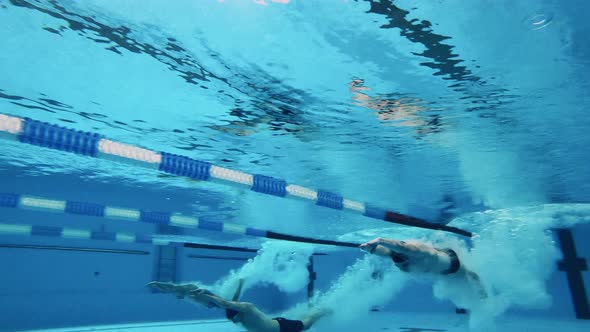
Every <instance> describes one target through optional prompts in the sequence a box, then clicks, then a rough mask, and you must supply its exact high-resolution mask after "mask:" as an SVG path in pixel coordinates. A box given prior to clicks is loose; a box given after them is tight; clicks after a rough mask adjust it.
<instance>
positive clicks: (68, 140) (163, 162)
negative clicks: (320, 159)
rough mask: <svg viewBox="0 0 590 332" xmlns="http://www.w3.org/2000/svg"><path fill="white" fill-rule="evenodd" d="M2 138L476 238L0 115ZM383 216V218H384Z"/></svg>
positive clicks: (318, 193)
mask: <svg viewBox="0 0 590 332" xmlns="http://www.w3.org/2000/svg"><path fill="white" fill-rule="evenodd" d="M0 133H2V134H3V135H0V136H2V137H8V138H13V139H16V140H18V141H20V142H22V143H28V144H33V145H37V146H42V147H46V148H51V149H55V150H61V151H66V152H72V153H76V154H79V155H84V156H90V157H95V158H103V159H111V160H116V161H120V162H125V163H132V164H134V165H142V166H144V167H149V168H155V169H159V170H160V171H162V172H166V173H169V174H173V175H177V176H185V177H189V178H192V179H198V180H216V181H221V182H224V183H231V184H234V185H240V186H248V187H250V189H251V190H252V191H256V192H260V193H263V194H267V195H273V196H277V197H292V198H300V199H304V200H308V201H312V202H315V204H316V205H318V206H324V207H328V208H332V209H337V210H348V211H354V212H356V213H359V214H362V215H364V216H366V217H369V218H373V219H379V220H383V221H387V222H391V223H395V224H400V225H406V226H411V227H418V228H424V229H432V230H440V231H444V232H450V233H455V234H459V235H463V236H467V237H471V236H472V233H471V232H469V231H466V230H463V229H460V228H457V227H452V226H448V225H445V224H438V223H431V222H428V221H426V220H423V219H420V218H415V217H412V216H408V215H404V214H402V213H398V212H395V211H391V210H385V209H380V208H376V207H374V206H372V205H369V204H365V203H363V202H359V201H355V200H351V199H347V198H344V197H342V196H340V195H338V194H336V193H332V192H329V191H324V190H313V189H309V188H306V187H302V186H299V185H296V184H289V183H287V181H285V180H283V179H277V178H273V177H269V176H264V175H252V174H248V173H245V172H241V171H237V170H232V169H228V168H224V167H220V166H216V165H213V164H211V163H208V162H206V161H200V160H195V159H192V158H189V157H185V156H179V155H174V154H170V153H166V152H156V151H152V150H149V149H144V148H140V147H137V146H134V145H130V144H125V143H121V142H115V141H111V140H109V139H106V138H103V137H102V136H101V135H99V134H96V133H90V132H83V131H77V130H74V129H68V128H63V127H60V126H57V125H52V124H49V123H45V122H41V121H36V120H32V119H29V118H19V117H14V116H9V115H4V114H0ZM381 212H383V213H381Z"/></svg>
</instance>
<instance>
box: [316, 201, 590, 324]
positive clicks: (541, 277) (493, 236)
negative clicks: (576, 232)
mask: <svg viewBox="0 0 590 332" xmlns="http://www.w3.org/2000/svg"><path fill="white" fill-rule="evenodd" d="M587 222H590V204H545V205H537V206H529V207H519V208H511V209H502V210H489V211H484V212H477V213H472V214H468V215H464V216H461V217H459V218H456V219H455V220H453V221H452V224H453V226H457V227H462V228H465V229H469V230H472V231H474V234H475V236H474V237H473V238H472V244H471V247H470V248H469V247H468V245H467V243H466V242H464V241H462V240H461V239H459V238H457V237H454V236H451V235H448V234H445V233H442V232H435V233H432V232H428V231H424V230H418V229H410V228H391V227H390V228H383V229H370V230H363V231H358V232H354V233H349V234H346V235H343V236H341V237H340V238H339V239H340V240H343V241H344V240H346V241H355V242H363V241H366V240H369V239H371V238H374V237H378V236H381V237H391V238H396V239H402V240H403V239H419V240H420V241H423V242H425V243H428V244H430V245H432V246H434V247H436V248H451V249H453V250H454V251H455V252H457V254H458V256H459V257H460V259H461V264H462V265H463V266H464V267H466V268H467V269H469V270H471V271H473V272H475V273H477V274H478V276H479V277H480V279H481V282H482V286H483V288H484V289H485V292H486V293H487V297H485V298H482V296H480V293H479V289H478V288H477V287H476V285H474V283H473V282H471V283H466V282H465V279H463V278H457V277H453V276H449V277H447V278H436V279H434V282H433V293H434V296H435V297H436V298H438V299H448V300H450V301H452V302H453V303H454V304H455V305H457V306H458V307H462V308H467V309H469V310H470V313H471V314H470V318H469V325H470V328H471V329H472V330H476V331H484V330H492V331H493V330H494V320H495V318H496V317H498V316H500V315H502V314H503V313H505V312H506V311H507V310H508V309H510V308H525V309H542V308H546V307H548V306H550V305H551V301H552V299H551V295H550V294H549V293H548V291H547V289H546V287H545V281H546V280H547V279H548V278H549V276H550V275H551V273H552V272H553V271H554V269H555V261H556V260H557V259H558V258H559V250H558V249H557V246H556V243H555V241H554V240H553V237H552V234H551V229H552V228H559V227H564V228H565V227H572V226H574V225H576V224H578V223H587ZM374 264H379V262H375V263H374ZM390 265H391V264H390ZM371 266H373V265H371V263H370V262H369V261H368V260H363V261H359V262H357V264H355V265H354V266H353V267H351V268H349V270H348V271H347V273H346V274H345V275H343V276H342V277H341V278H340V279H339V280H338V282H337V283H336V284H335V285H334V286H333V289H332V290H331V292H332V293H329V294H326V299H327V300H326V302H327V303H328V304H330V305H337V304H338V302H339V301H340V303H346V308H345V310H349V309H350V310H352V311H355V310H359V311H357V314H356V315H357V316H358V312H366V309H367V308H366V307H361V306H359V305H358V304H357V303H356V302H357V301H359V300H360V301H367V299H370V301H374V302H373V303H377V302H379V300H381V299H385V300H387V299H390V298H392V297H393V295H395V293H396V292H397V291H398V290H399V289H400V288H401V287H402V286H403V281H404V279H403V278H404V277H407V278H410V277H411V278H415V277H417V276H416V275H412V274H407V275H406V274H404V275H400V273H399V272H398V273H389V272H388V273H386V274H384V275H383V279H384V280H387V282H385V283H383V284H382V285H381V286H379V287H378V288H377V289H376V290H373V289H372V288H371V287H368V286H366V285H364V283H366V282H368V281H369V280H370V277H371V276H370V274H367V268H368V267H371ZM375 266H377V265H375ZM394 272H395V271H394ZM355 278H358V279H355ZM418 278H421V277H418ZM351 280H354V281H353V282H352V283H350V281H351ZM377 282H379V281H377ZM339 283H342V285H339ZM347 283H349V284H348V285H349V286H347ZM357 285H358V286H357ZM381 287H383V288H381ZM388 287H389V288H388ZM339 290H341V291H342V292H343V293H348V294H351V295H350V297H349V298H346V296H344V295H343V294H341V295H338V291H339ZM364 292H368V293H367V294H368V296H365V294H364ZM380 292H381V293H380ZM352 294H354V295H352ZM374 294H376V296H377V298H375V299H373V296H374ZM379 297H381V298H379ZM332 299H333V300H334V302H332ZM351 302H352V303H353V304H352V306H351V307H349V303H351ZM339 308H340V307H339ZM339 310H341V309H339ZM347 315H350V317H355V316H354V315H353V313H352V312H347Z"/></svg>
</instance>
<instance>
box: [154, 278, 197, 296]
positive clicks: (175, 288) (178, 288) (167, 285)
mask: <svg viewBox="0 0 590 332" xmlns="http://www.w3.org/2000/svg"><path fill="white" fill-rule="evenodd" d="M147 286H148V287H153V288H156V289H159V290H161V291H163V292H167V293H176V297H177V298H179V299H183V298H184V297H185V296H187V295H189V294H190V292H192V291H195V290H198V289H199V287H197V286H195V285H192V284H184V285H178V284H175V283H172V282H161V281H152V282H150V283H148V284H147Z"/></svg>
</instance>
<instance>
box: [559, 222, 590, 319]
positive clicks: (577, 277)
mask: <svg viewBox="0 0 590 332" xmlns="http://www.w3.org/2000/svg"><path fill="white" fill-rule="evenodd" d="M556 232H557V237H558V238H559V244H560V246H561V252H562V253H563V260H561V261H558V262H557V267H558V269H559V270H560V271H564V272H565V273H566V276H567V282H568V284H569V287H570V293H571V295H572V301H573V304H574V310H575V311H576V318H578V319H590V305H589V304H588V296H587V295H586V287H585V286H584V277H583V276H582V271H587V270H588V264H587V263H586V260H585V259H584V258H582V257H578V253H577V252H576V244H575V243H574V237H573V236H572V231H571V230H570V229H566V228H562V229H557V230H556Z"/></svg>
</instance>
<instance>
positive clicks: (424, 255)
mask: <svg viewBox="0 0 590 332" xmlns="http://www.w3.org/2000/svg"><path fill="white" fill-rule="evenodd" d="M360 248H361V249H362V250H364V251H366V252H368V253H370V254H374V255H378V256H383V257H387V258H390V259H391V260H392V261H393V263H394V264H395V265H396V266H397V267H398V268H399V269H400V270H401V271H404V272H411V273H430V274H436V275H442V276H448V277H456V278H464V279H465V280H467V281H468V282H469V284H470V285H471V286H472V287H473V288H474V289H475V290H476V291H477V292H478V294H479V297H480V298H481V299H485V298H487V293H486V291H485V289H484V288H483V285H482V284H481V281H480V279H479V276H478V275H477V273H475V272H473V271H470V270H469V269H467V268H466V267H465V266H464V265H463V264H461V261H460V260H459V257H458V256H457V253H456V252H455V251H454V250H453V249H450V248H441V249H439V248H434V247H432V246H430V245H428V244H426V243H423V242H420V241H398V240H394V239H384V238H376V239H373V240H371V241H369V242H366V243H363V244H361V245H360Z"/></svg>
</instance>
